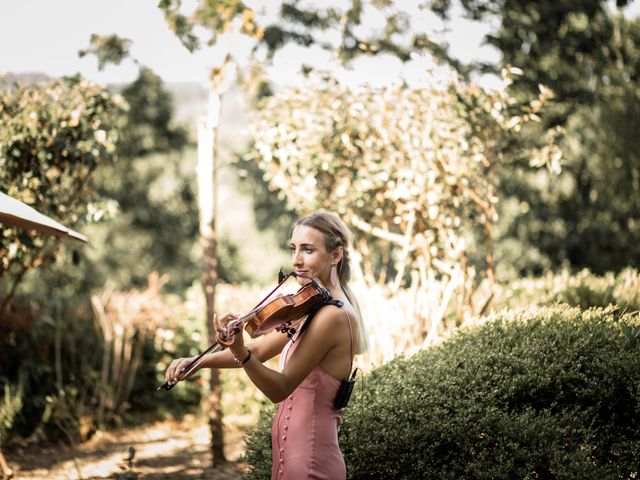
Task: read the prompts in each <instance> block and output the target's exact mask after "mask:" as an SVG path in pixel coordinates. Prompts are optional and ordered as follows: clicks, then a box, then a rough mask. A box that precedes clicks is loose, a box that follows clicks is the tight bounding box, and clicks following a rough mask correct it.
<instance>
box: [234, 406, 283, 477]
mask: <svg viewBox="0 0 640 480" xmlns="http://www.w3.org/2000/svg"><path fill="white" fill-rule="evenodd" d="M275 414H276V406H275V405H274V404H272V403H265V404H263V405H262V408H261V410H260V417H259V418H258V423H257V424H256V426H255V428H252V429H250V430H249V431H248V432H247V433H246V434H245V445H246V448H245V453H244V455H243V457H242V460H243V461H244V462H246V463H247V465H248V467H249V468H248V470H247V472H246V474H245V475H244V476H243V478H245V479H247V480H263V479H265V478H269V477H270V476H271V424H272V423H273V418H274V417H275Z"/></svg>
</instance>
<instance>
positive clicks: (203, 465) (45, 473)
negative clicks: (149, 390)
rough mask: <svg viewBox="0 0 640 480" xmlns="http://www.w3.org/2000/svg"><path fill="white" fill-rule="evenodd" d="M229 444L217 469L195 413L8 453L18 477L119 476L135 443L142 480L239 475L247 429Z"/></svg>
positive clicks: (230, 435)
mask: <svg viewBox="0 0 640 480" xmlns="http://www.w3.org/2000/svg"><path fill="white" fill-rule="evenodd" d="M225 444H226V445H225V455H226V456H227V459H228V460H229V462H228V463H227V464H225V465H222V466H220V467H217V468H216V469H213V468H211V466H210V465H211V454H210V452H209V430H208V426H207V425H206V423H205V421H204V420H202V419H195V418H193V417H190V418H187V419H185V420H183V421H180V422H177V421H165V422H160V423H155V424H152V425H148V426H144V427H138V428H135V429H130V430H122V431H118V432H109V433H103V434H98V435H95V436H94V438H92V439H91V440H90V441H88V442H86V443H84V444H81V445H78V446H77V447H75V448H72V447H56V448H29V449H25V450H23V451H16V452H5V455H6V457H7V460H8V461H9V464H10V465H11V467H12V468H13V470H14V472H15V475H14V478H15V479H43V480H45V479H46V480H58V479H59V480H67V479H74V480H80V479H107V478H108V479H115V478H118V475H119V474H122V473H125V472H126V471H127V467H126V465H127V462H126V460H125V459H126V458H127V457H128V456H129V447H133V448H134V449H135V458H134V469H133V471H134V472H135V473H136V474H137V475H138V479H141V480H142V479H144V480H147V479H149V480H159V479H177V480H192V479H199V480H200V479H216V480H231V479H234V480H236V479H239V478H240V476H241V474H242V472H243V471H244V470H245V468H246V466H245V465H243V464H242V463H240V462H239V459H240V455H241V454H242V451H243V448H244V444H243V441H242V432H240V431H239V430H237V429H233V428H231V429H228V430H225Z"/></svg>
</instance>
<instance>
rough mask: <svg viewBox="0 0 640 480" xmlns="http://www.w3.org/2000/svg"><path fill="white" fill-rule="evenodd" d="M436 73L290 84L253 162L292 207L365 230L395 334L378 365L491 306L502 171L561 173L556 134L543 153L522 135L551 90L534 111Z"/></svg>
mask: <svg viewBox="0 0 640 480" xmlns="http://www.w3.org/2000/svg"><path fill="white" fill-rule="evenodd" d="M428 75H429V74H428V73H427V72H425V76H428ZM432 75H433V74H432ZM429 79H430V80H431V81H428V82H425V83H426V84H427V85H428V87H425V88H420V89H410V88H407V87H402V86H395V87H389V88H386V89H372V88H367V87H365V86H361V87H359V88H357V89H351V88H348V87H344V86H342V85H340V84H339V83H337V82H331V81H330V82H327V83H326V84H322V83H319V85H320V86H318V87H316V88H309V87H308V86H305V87H304V88H289V89H283V90H281V91H280V92H278V93H276V94H275V95H273V96H271V97H266V98H265V99H264V100H263V102H264V104H263V105H262V108H260V111H259V112H258V114H257V115H256V120H255V123H254V125H253V127H252V131H253V135H254V139H255V151H254V152H253V153H252V156H253V157H254V158H256V159H257V160H258V162H259V164H260V167H261V168H262V170H263V171H265V174H266V178H267V180H268V181H269V183H270V185H271V187H272V188H274V189H278V190H280V191H282V192H285V193H286V196H287V200H288V201H289V204H290V206H294V207H295V208H296V209H297V210H298V211H300V212H301V213H308V212H310V211H313V210H316V209H319V208H326V209H332V210H337V211H338V212H339V213H341V214H342V216H343V218H345V219H346V220H347V222H348V223H349V224H350V226H351V227H352V228H353V229H354V230H356V232H358V233H359V234H360V235H358V238H359V240H358V243H357V244H356V245H355V247H356V249H355V252H354V254H356V255H357V257H356V259H355V260H356V265H355V266H356V268H355V270H356V272H358V270H359V269H358V268H357V265H358V264H360V265H362V267H363V273H362V278H360V279H357V280H363V281H364V283H365V284H366V286H367V287H368V288H367V291H368V292H370V293H369V296H368V297H367V304H368V305H369V309H368V310H367V312H366V313H367V318H368V319H369V321H370V322H371V323H370V324H371V325H372V326H373V328H374V329H375V328H384V333H383V332H379V334H378V335H376V334H374V335H372V336H373V337H374V338H376V339H378V338H383V339H384V341H382V342H381V343H380V345H376V348H373V349H372V351H373V352H374V353H382V358H374V359H372V360H374V361H375V362H380V361H385V360H389V359H390V358H392V357H393V356H395V355H397V354H398V353H400V351H398V350H396V349H395V348H393V349H392V350H389V349H388V348H387V346H385V345H384V343H391V342H389V338H394V339H395V338H396V337H399V338H397V341H395V342H393V343H394V344H395V345H393V346H395V347H397V348H401V351H402V352H404V353H409V352H410V351H411V349H415V348H419V347H423V346H427V345H430V344H431V343H433V342H434V341H435V339H436V337H437V334H438V333H440V330H441V328H442V322H443V320H444V315H445V311H446V309H447V308H448V307H450V303H452V299H453V298H456V299H457V300H458V301H457V302H455V303H456V305H458V308H460V309H461V313H462V314H463V316H464V317H467V318H468V317H470V316H471V315H473V314H477V313H480V312H481V311H483V310H484V309H485V308H486V303H487V302H488V300H487V299H486V298H485V299H484V300H483V303H482V304H480V306H479V307H474V305H473V301H474V299H473V294H474V291H475V289H476V287H477V285H478V282H479V280H481V279H482V278H483V277H484V278H486V279H487V280H488V281H489V283H490V284H491V283H492V282H493V280H494V279H493V277H494V273H493V272H494V261H493V244H492V242H493V241H494V237H495V233H494V226H493V225H494V222H495V220H496V204H497V202H498V197H497V194H496V171H497V170H499V169H501V168H503V167H504V165H505V164H508V163H509V162H513V161H519V160H521V159H522V158H527V159H534V160H535V161H536V164H537V165H548V166H549V167H552V168H556V165H557V162H558V160H559V158H560V152H559V151H558V149H557V147H556V145H554V140H555V139H554V136H553V133H554V132H553V131H551V132H550V136H549V143H548V144H547V145H545V146H544V147H542V148H538V145H537V144H535V143H531V142H530V141H528V139H527V138H526V137H525V136H523V135H522V129H523V127H524V126H526V125H528V124H530V123H532V122H535V121H537V120H538V119H539V117H538V113H539V111H540V109H541V108H542V106H543V105H544V103H545V102H546V101H548V100H549V98H550V96H551V92H550V91H549V90H547V89H544V88H541V90H540V92H539V95H538V97H537V98H535V99H533V100H532V101H531V102H528V103H524V104H523V103H521V102H518V101H517V100H516V99H515V98H514V97H512V96H510V95H509V93H508V91H507V90H499V91H484V90H482V89H480V88H478V87H476V86H474V85H473V84H468V83H465V82H461V81H458V80H457V79H456V78H455V77H451V78H450V79H448V81H446V82H445V84H446V86H445V87H441V86H439V84H442V83H443V82H442V80H441V81H440V82H438V81H436V78H435V76H429ZM364 293H365V292H363V294H364ZM389 297H392V298H394V299H396V303H394V304H393V307H389V310H386V309H385V308H383V305H382V302H383V301H382V299H383V298H389ZM391 308H393V314H391V313H390V310H391ZM407 339H409V340H407ZM393 346H392V347H393ZM398 346H399V347H398Z"/></svg>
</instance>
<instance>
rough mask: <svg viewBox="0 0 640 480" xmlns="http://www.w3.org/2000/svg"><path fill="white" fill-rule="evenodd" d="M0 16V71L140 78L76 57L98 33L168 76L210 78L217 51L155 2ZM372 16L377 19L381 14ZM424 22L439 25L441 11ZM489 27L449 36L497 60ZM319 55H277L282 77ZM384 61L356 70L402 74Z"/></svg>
mask: <svg viewBox="0 0 640 480" xmlns="http://www.w3.org/2000/svg"><path fill="white" fill-rule="evenodd" d="M271 3H272V4H273V3H276V2H271ZM415 3H416V4H418V3H420V2H415ZM0 18H1V19H2V28H1V29H0V74H4V73H9V72H10V73H21V72H43V73H46V74H48V75H50V76H54V77H58V76H62V75H71V74H75V73H78V72H80V73H81V74H82V75H83V76H85V77H86V78H88V79H90V80H93V81H96V82H100V83H116V82H129V81H132V80H133V79H135V77H136V74H137V67H136V66H135V65H134V64H133V63H132V62H131V61H126V62H124V63H123V64H122V65H121V66H117V67H116V66H109V67H107V68H106V69H105V70H104V71H103V72H100V71H98V68H97V61H96V59H95V58H94V57H92V56H86V57H83V58H79V57H78V50H80V49H83V48H86V47H87V46H88V45H89V38H90V36H91V34H92V33H98V34H101V35H108V34H112V33H115V34H117V35H119V36H122V37H126V38H129V39H131V40H133V44H132V47H131V53H132V55H133V56H134V57H136V58H137V59H139V60H140V61H141V62H142V63H143V64H145V65H147V66H149V67H151V68H152V69H153V70H154V71H155V72H156V73H158V74H159V75H160V76H161V77H162V78H163V80H165V81H167V82H182V81H195V82H203V83H204V82H205V81H206V78H207V73H208V71H209V68H210V66H211V64H212V63H214V62H215V61H216V59H215V58H216V55H215V54H214V52H212V51H203V52H199V53H196V54H190V53H189V52H188V51H187V50H186V49H185V48H184V47H183V46H182V44H181V43H180V42H179V40H178V39H177V38H176V37H175V35H174V34H173V33H172V32H171V31H170V30H169V29H168V27H167V25H166V22H165V20H164V17H163V14H162V12H161V11H160V9H158V8H157V0H54V1H51V0H0ZM368 21H369V23H372V24H375V22H376V19H375V18H372V19H369V20H368ZM426 21H428V22H430V24H435V23H437V19H435V17H434V18H430V19H427V20H426ZM434 26H435V25H434ZM440 26H441V25H440ZM485 31H486V27H484V26H482V25H481V24H477V23H475V24H474V23H471V22H467V24H463V23H462V22H458V23H457V24H456V25H455V28H453V32H452V33H453V34H451V35H449V37H448V38H447V39H448V40H449V41H450V43H451V48H452V51H453V53H454V54H456V55H457V56H459V57H461V58H462V59H470V58H478V57H480V58H493V59H495V58H498V57H497V55H498V54H497V52H495V51H493V49H492V48H491V47H482V46H481V45H480V41H481V38H482V36H483V35H484V32H485ZM316 53H317V52H311V55H310V52H309V51H305V50H304V49H302V48H300V47H295V46H292V47H290V48H288V49H287V50H286V51H284V52H283V53H282V54H281V56H280V58H277V59H276V65H277V69H278V71H279V72H280V75H281V76H282V78H290V77H291V69H294V68H295V69H297V68H298V64H299V59H301V58H306V59H307V60H308V59H309V58H310V57H313V56H314V55H315V54H316ZM318 55H321V53H318ZM321 60H322V59H321V58H319V59H318V61H321ZM378 63H383V64H384V67H385V68H380V65H379V64H375V62H374V63H373V64H369V65H365V64H364V63H363V64H361V65H359V66H358V69H359V70H360V71H361V75H362V76H366V77H369V78H371V76H372V75H371V74H372V73H374V72H375V73H376V75H375V76H376V78H378V77H383V78H382V79H380V82H383V81H386V78H385V77H392V76H393V75H397V69H399V68H400V67H399V66H398V65H397V64H395V63H394V60H393V59H390V58H384V57H381V60H379V61H378Z"/></svg>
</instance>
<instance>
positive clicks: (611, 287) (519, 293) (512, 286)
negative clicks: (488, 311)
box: [494, 268, 640, 313]
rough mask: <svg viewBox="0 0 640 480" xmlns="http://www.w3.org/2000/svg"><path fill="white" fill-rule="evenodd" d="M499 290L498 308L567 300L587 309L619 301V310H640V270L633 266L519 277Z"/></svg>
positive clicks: (496, 306) (565, 301)
mask: <svg viewBox="0 0 640 480" xmlns="http://www.w3.org/2000/svg"><path fill="white" fill-rule="evenodd" d="M496 292H497V294H496V298H495V301H494V309H495V310H501V309H505V308H506V309H517V308H525V307H526V306H527V305H540V306H543V305H553V304H555V303H566V304H568V305H571V306H574V307H580V308H581V309H583V310H586V309H588V308H591V307H608V306H610V305H616V306H617V307H618V309H619V313H625V312H627V313H630V312H638V311H640V273H639V272H638V270H635V269H632V268H627V269H625V270H623V271H622V272H620V273H618V274H615V275H614V274H613V273H608V274H606V275H603V276H598V275H594V274H593V273H591V272H589V271H587V270H582V271H581V272H579V273H577V274H575V275H571V274H570V273H569V272H568V271H566V270H565V271H563V272H561V273H558V274H553V273H548V274H546V275H544V276H542V277H539V278H526V279H520V280H515V281H513V282H510V283H509V284H507V285H505V286H504V287H503V288H500V289H496Z"/></svg>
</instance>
